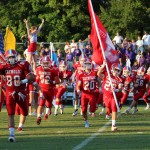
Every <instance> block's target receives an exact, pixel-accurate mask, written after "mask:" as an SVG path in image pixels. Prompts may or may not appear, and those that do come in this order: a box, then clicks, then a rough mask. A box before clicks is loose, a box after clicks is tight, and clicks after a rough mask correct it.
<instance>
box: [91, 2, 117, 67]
mask: <svg viewBox="0 0 150 150" xmlns="http://www.w3.org/2000/svg"><path fill="white" fill-rule="evenodd" d="M88 9H89V13H90V18H91V26H92V29H91V34H90V39H91V43H92V46H93V55H92V60H93V61H94V62H95V63H96V64H98V65H101V64H102V63H103V59H104V57H103V54H102V49H103V50H104V55H105V57H106V60H107V63H108V66H109V67H110V66H111V65H112V64H113V63H117V62H118V59H119V56H118V52H117V51H116V50H115V47H114V45H113V43H112V41H111V40H110V38H109V35H108V33H107V31H106V29H105V28H104V26H103V24H102V23H101V21H100V19H99V17H98V16H97V15H96V14H95V13H94V16H95V17H93V14H92V8H91V5H90V0H88ZM96 26H97V28H98V33H97V31H96ZM97 34H99V35H97ZM98 36H99V37H100V40H99V38H98ZM100 41H101V43H100Z"/></svg>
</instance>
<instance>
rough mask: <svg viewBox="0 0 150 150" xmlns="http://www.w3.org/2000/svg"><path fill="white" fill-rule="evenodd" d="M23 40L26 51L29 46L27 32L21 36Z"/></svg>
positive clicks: (23, 47) (23, 48)
mask: <svg viewBox="0 0 150 150" xmlns="http://www.w3.org/2000/svg"><path fill="white" fill-rule="evenodd" d="M21 41H22V50H23V51H25V50H26V49H27V48H28V38H27V35H26V34H25V35H23V36H22V37H21Z"/></svg>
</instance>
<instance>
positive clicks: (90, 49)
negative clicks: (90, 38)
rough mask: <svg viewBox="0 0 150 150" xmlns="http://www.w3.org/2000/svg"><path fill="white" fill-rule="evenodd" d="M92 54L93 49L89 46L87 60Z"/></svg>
mask: <svg viewBox="0 0 150 150" xmlns="http://www.w3.org/2000/svg"><path fill="white" fill-rule="evenodd" d="M92 54H93V47H91V46H89V56H88V57H89V58H91V57H92Z"/></svg>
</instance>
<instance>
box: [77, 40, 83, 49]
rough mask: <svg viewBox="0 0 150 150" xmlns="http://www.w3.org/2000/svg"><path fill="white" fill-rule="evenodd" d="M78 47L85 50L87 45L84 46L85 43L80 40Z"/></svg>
mask: <svg viewBox="0 0 150 150" xmlns="http://www.w3.org/2000/svg"><path fill="white" fill-rule="evenodd" d="M78 46H79V49H81V50H82V49H83V48H84V46H85V44H84V42H83V41H82V40H81V39H80V40H79V42H78Z"/></svg>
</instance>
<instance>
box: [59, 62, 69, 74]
mask: <svg viewBox="0 0 150 150" xmlns="http://www.w3.org/2000/svg"><path fill="white" fill-rule="evenodd" d="M59 70H60V71H66V70H67V63H66V62H65V61H63V60H62V61H61V62H60V63H59Z"/></svg>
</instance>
